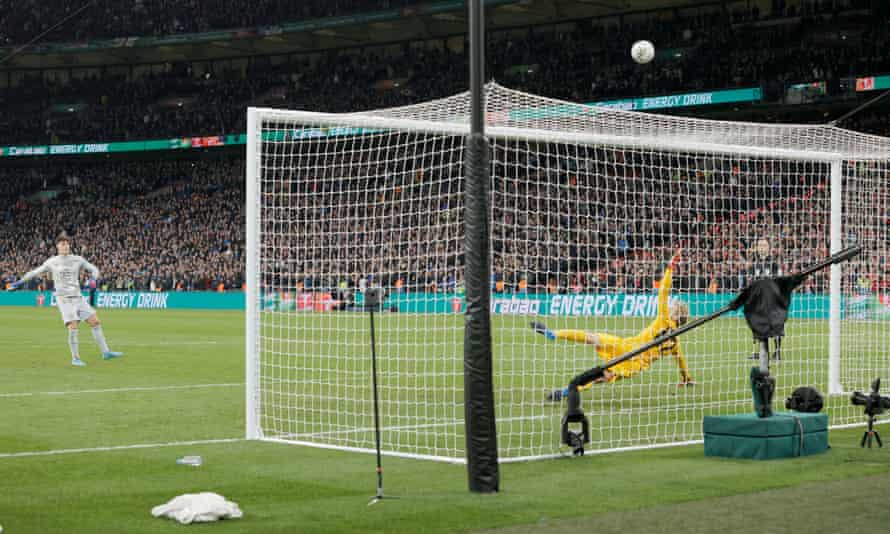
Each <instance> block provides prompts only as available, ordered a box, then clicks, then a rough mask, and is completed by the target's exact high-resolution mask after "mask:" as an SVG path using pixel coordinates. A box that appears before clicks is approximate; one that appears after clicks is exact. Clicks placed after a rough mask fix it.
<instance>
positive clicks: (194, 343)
mask: <svg viewBox="0 0 890 534" xmlns="http://www.w3.org/2000/svg"><path fill="white" fill-rule="evenodd" d="M112 342H113V343H114V347H115V348H121V349H126V348H127V347H189V346H202V345H238V346H241V345H244V341H243V340H240V339H236V340H234V341H218V340H216V341H155V342H153V343H127V342H126V341H121V340H119V339H114V340H112ZM63 344H64V341H60V342H59V343H29V344H28V347H30V348H57V347H60V346H62V345H63Z"/></svg>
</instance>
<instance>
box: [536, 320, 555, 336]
mask: <svg viewBox="0 0 890 534" xmlns="http://www.w3.org/2000/svg"><path fill="white" fill-rule="evenodd" d="M531 327H532V330H534V331H535V332H537V333H538V334H541V335H543V336H544V337H546V338H547V339H550V340H554V339H556V333H555V332H554V331H553V330H550V329H549V328H547V326H546V325H545V324H544V323H539V322H537V321H534V322H532V324H531Z"/></svg>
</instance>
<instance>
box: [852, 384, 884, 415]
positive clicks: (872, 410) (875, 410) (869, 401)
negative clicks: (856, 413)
mask: <svg viewBox="0 0 890 534" xmlns="http://www.w3.org/2000/svg"><path fill="white" fill-rule="evenodd" d="M880 389H881V379H880V378H876V379H875V381H874V382H873V383H872V385H871V393H869V394H868V395H866V394H864V393H861V392H859V391H854V392H853V395H852V396H851V397H850V402H852V403H853V404H855V405H856V406H865V414H866V415H868V416H869V417H874V416H876V415H880V414H882V413H884V410H887V409H890V397H883V396H881V393H880Z"/></svg>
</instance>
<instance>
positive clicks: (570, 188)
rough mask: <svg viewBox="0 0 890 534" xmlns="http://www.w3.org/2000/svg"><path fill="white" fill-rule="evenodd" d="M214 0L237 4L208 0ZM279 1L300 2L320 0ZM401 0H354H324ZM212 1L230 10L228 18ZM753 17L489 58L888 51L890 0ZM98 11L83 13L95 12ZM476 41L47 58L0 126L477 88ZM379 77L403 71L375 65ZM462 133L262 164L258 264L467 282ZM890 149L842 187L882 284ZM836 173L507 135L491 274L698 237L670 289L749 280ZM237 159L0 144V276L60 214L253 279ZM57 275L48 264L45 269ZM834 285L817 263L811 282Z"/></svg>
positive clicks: (813, 249)
mask: <svg viewBox="0 0 890 534" xmlns="http://www.w3.org/2000/svg"><path fill="white" fill-rule="evenodd" d="M216 3H219V4H228V2H225V1H223V0H218V1H217V2H208V3H207V4H208V5H210V4H216ZM267 3H269V4H275V5H276V6H277V7H276V9H278V8H280V9H283V10H297V11H299V10H301V9H302V10H312V9H315V8H316V7H319V6H322V4H317V3H315V2H307V3H306V5H305V6H302V7H300V6H301V5H302V3H299V2H297V3H287V2H277V3H276V2H271V1H270V2H267ZM398 3H399V2H395V1H393V2H387V1H386V0H376V1H369V2H361V1H359V0H343V1H335V2H328V3H326V4H324V6H323V7H322V9H335V10H341V9H345V8H347V7H349V6H352V7H355V8H365V7H367V6H368V5H370V4H374V5H376V6H380V5H382V4H387V5H395V4H398ZM53 4H54V3H53V2H48V3H45V5H53ZM167 4H169V5H171V6H172V5H174V4H175V6H174V7H176V8H180V7H184V6H185V7H194V6H193V4H194V5H195V6H196V5H197V4H201V6H198V7H195V9H198V10H201V9H205V7H206V6H204V4H202V3H195V2H175V1H173V0H169V1H167V2H150V1H148V0H145V1H144V2H143V3H142V4H141V5H143V6H144V8H145V10H146V11H145V12H146V13H155V11H152V10H153V9H155V8H156V7H157V6H160V5H167ZM291 4H295V5H291ZM34 5H35V6H37V4H34ZM43 5H44V4H41V6H43ZM103 5H104V4H103ZM109 6H110V4H109ZM363 6H364V7H363ZM223 7H224V6H223ZM223 7H220V8H219V9H220V11H219V12H218V13H213V14H211V15H209V16H208V18H201V17H198V18H195V19H189V20H191V21H192V22H190V24H209V26H207V27H213V24H215V22H208V21H215V20H224V19H226V20H231V19H228V18H227V17H228V15H226V14H225V13H227V12H226V11H225V9H224V8H223ZM35 9H38V8H37V7H35ZM39 9H44V7H40V8H39ZM107 9H108V10H109V11H108V13H109V15H108V16H112V17H115V16H124V15H115V14H114V13H115V10H117V9H118V8H117V7H113V6H110V7H108V8H107ZM210 11H212V10H210ZM0 12H3V11H2V10H0ZM178 12H179V11H177V9H171V10H170V11H169V12H165V16H166V15H170V16H173V17H174V18H176V17H175V15H176V13H178ZM308 12H309V11H305V12H304V14H303V15H300V16H305V13H308ZM217 14H218V15H219V17H220V19H215V18H213V17H214V16H216V15H217ZM322 14H324V13H322ZM2 16H3V15H0V17H2ZM22 16H25V15H14V16H13V15H6V18H4V19H3V22H2V23H0V28H7V27H9V24H11V23H14V24H13V25H16V24H18V25H21V24H23V23H24V22H23V20H25V19H22V20H19V19H17V18H15V17H22ZM103 16H104V15H103ZM127 16H129V15H127ZM246 16H248V15H246ZM249 16H253V15H249ZM249 16H248V17H249ZM185 18H187V17H185ZM109 20H117V19H114V18H112V19H109ZM121 20H123V19H121ZM127 20H130V19H127ZM245 20H247V19H245ZM250 20H254V19H250ZM758 20H760V18H759V15H758V14H757V13H755V12H744V13H732V14H731V16H726V15H709V16H701V17H699V18H696V19H691V20H687V21H684V22H685V24H679V23H676V21H675V23H672V24H664V25H652V26H647V27H633V28H632V27H628V26H623V27H619V26H609V27H593V26H591V27H590V28H586V29H583V30H581V29H578V30H576V31H570V32H554V31H540V29H538V30H534V31H530V32H529V33H528V34H527V35H525V36H519V35H518V34H516V33H515V32H514V33H511V34H509V35H508V34H503V35H495V36H494V38H493V45H492V46H491V47H490V51H489V55H490V57H489V62H490V63H489V66H490V72H494V73H496V77H498V78H499V79H500V80H501V81H503V82H504V83H505V84H506V85H508V86H511V87H515V88H519V89H524V90H527V91H530V92H533V93H538V94H542V95H545V96H552V97H558V98H565V99H569V100H574V101H591V100H598V99H605V98H611V97H626V96H630V95H633V94H640V93H668V92H679V91H685V90H696V89H704V88H725V87H731V86H737V85H749V84H764V85H765V84H769V83H774V84H775V83H778V84H782V83H785V82H790V81H809V80H813V79H820V78H827V79H836V78H837V77H839V76H846V75H850V74H854V73H860V72H870V73H873V72H880V71H885V72H890V52H888V50H890V31H888V25H887V20H886V17H884V18H880V17H878V18H875V19H874V20H872V21H870V22H869V23H868V24H864V25H863V26H862V28H864V29H865V30H864V31H863V32H861V33H858V34H856V35H855V37H854V38H851V39H850V40H849V41H848V42H846V43H845V44H843V45H840V46H839V45H838V44H837V43H836V42H835V41H827V42H822V43H821V44H820V42H819V41H818V39H816V36H818V35H823V36H824V30H825V28H824V27H820V26H819V25H818V24H815V23H813V24H808V25H806V26H801V25H797V24H791V25H790V26H789V25H785V24H780V25H776V26H774V25H766V26H764V27H758V28H750V27H749V28H746V29H745V31H744V32H739V31H737V28H738V24H739V22H740V21H741V22H742V23H751V22H756V21H758ZM195 21H199V22H195ZM133 23H134V24H137V25H138V24H141V23H142V22H141V21H134V22H133ZM253 23H255V22H251V24H253ZM127 24H129V22H125V23H122V24H121V26H120V27H121V28H125V27H127ZM159 24H161V23H158V22H157V21H156V20H152V22H151V23H150V24H149V25H150V26H151V27H153V28H154V27H160V26H158V25H159ZM170 24H173V23H170ZM173 26H175V24H174V25H173ZM85 27H86V28H88V29H87V30H85V31H88V32H90V33H89V35H91V36H95V35H99V34H94V33H92V30H91V29H89V28H91V26H89V25H87V26H85ZM171 27H172V26H171ZM159 31H161V30H159ZM162 31H170V30H169V29H164V30H162ZM173 31H191V30H189V29H183V30H173ZM820 32H822V33H820ZM640 34H644V35H647V36H652V38H653V39H655V40H656V41H658V43H659V48H660V49H661V48H668V49H674V50H676V51H677V52H676V56H677V57H673V58H667V59H663V60H659V61H657V62H656V63H655V64H653V65H649V66H642V67H641V66H636V65H632V64H630V63H629V62H628V61H627V57H626V54H627V46H626V45H627V43H628V42H629V41H630V40H632V39H634V38H635V37H636V36H638V35H640ZM662 45H663V46H662ZM464 56H465V54H463V53H457V52H452V51H449V50H448V49H437V48H422V47H411V46H406V47H405V48H404V50H403V52H402V53H401V54H396V55H391V54H390V55H386V56H383V55H377V54H375V53H373V52H369V53H363V54H355V53H350V52H332V53H330V54H326V55H325V56H324V57H322V58H309V57H303V58H297V59H295V60H294V61H293V62H291V63H285V64H278V65H272V64H262V63H260V62H258V63H254V64H252V66H251V67H250V68H249V69H248V71H247V72H246V73H241V72H238V71H232V70H229V71H219V72H215V71H214V72H212V73H208V74H205V75H202V76H195V75H193V73H192V72H191V67H190V66H189V65H188V64H182V65H177V66H172V67H171V68H170V69H168V70H167V72H165V73H163V74H161V73H155V74H152V75H148V76H145V77H141V78H136V79H127V78H124V77H114V76H106V77H103V78H90V79H84V80H69V81H68V82H67V83H65V84H60V83H56V82H50V81H48V80H47V79H45V78H42V77H40V76H35V77H34V78H33V79H30V80H28V81H27V83H24V84H23V85H21V86H17V87H14V88H10V89H5V90H3V91H2V92H0V111H2V113H0V145H4V144H26V143H33V142H39V143H45V142H67V141H85V140H91V141H97V140H102V141H108V140H115V139H146V138H165V137H179V136H181V135H183V134H188V135H205V134H207V135H209V134H221V133H242V132H243V131H244V129H245V124H244V121H245V119H244V116H245V113H244V108H245V106H246V105H248V104H250V103H262V104H264V105H271V106H280V107H287V108H302V109H313V110H319V111H356V110H363V109H371V108H380V107H389V106H396V105H402V104H409V103H415V102H417V101H422V100H429V99H431V98H435V97H439V96H446V95H450V94H454V93H457V92H459V91H461V90H463V88H465V87H466V85H467V82H466V72H467V65H466V60H465V57H464ZM382 79H390V80H401V81H400V82H399V84H398V86H396V84H391V87H388V88H386V89H380V90H378V89H375V88H373V86H374V84H375V82H377V81H379V80H382ZM76 99H79V100H77V101H78V102H80V103H83V104H85V106H80V105H78V106H72V108H71V111H70V112H66V110H63V111H62V113H61V114H58V113H56V114H43V111H41V110H45V109H46V108H48V107H51V106H52V105H54V104H58V103H60V102H72V103H73V102H74V101H75V100H76ZM876 109H877V108H875V109H873V110H871V111H868V112H863V113H861V114H859V115H857V116H856V117H855V118H853V119H851V120H849V121H848V122H845V123H844V126H846V127H848V128H851V129H855V130H859V131H865V132H869V133H875V134H879V135H890V113H888V112H887V111H886V110H883V111H876ZM35 117H41V118H40V120H35ZM817 120H818V119H817ZM437 143H438V144H437ZM322 148H323V147H322ZM453 151H454V147H453V146H451V145H450V144H448V143H447V142H445V141H429V142H427V143H426V144H425V145H424V147H423V153H424V154H425V156H423V157H417V156H416V154H417V153H418V152H417V149H416V147H415V146H413V145H411V144H410V143H408V142H406V143H402V144H398V143H396V144H392V145H387V146H385V147H378V148H376V149H375V150H367V151H362V153H361V154H360V155H358V154H350V158H357V159H350V160H349V161H346V160H342V159H335V158H333V156H331V155H330V154H327V153H320V154H317V155H316V157H315V158H314V159H313V160H312V162H311V165H310V164H308V163H307V164H306V165H297V166H296V167H282V170H287V169H289V168H299V169H313V170H312V171H310V172H308V173H306V172H301V173H293V172H290V173H285V174H279V175H278V176H276V178H278V179H277V180H275V181H266V182H263V186H262V187H263V191H262V202H263V203H264V204H263V207H264V210H265V211H264V212H265V213H266V214H267V215H266V216H265V218H264V220H263V223H262V225H261V231H262V233H263V235H264V236H266V239H265V240H264V244H263V246H264V247H265V249H264V250H263V257H264V258H265V259H264V260H263V263H262V264H261V266H260V268H261V270H262V273H263V283H264V284H267V285H270V286H274V287H278V288H283V289H286V290H293V291H300V290H318V289H321V290H325V291H336V290H342V289H348V288H359V289H360V288H362V287H365V286H368V285H371V284H381V285H385V286H387V287H390V288H393V289H394V290H399V291H440V292H452V291H460V290H461V288H462V287H463V284H464V280H463V278H462V265H463V262H464V258H463V252H462V250H463V248H462V247H463V234H462V222H461V221H462V219H461V218H462V216H463V215H462V214H463V208H464V206H463V197H462V193H461V182H462V178H461V176H462V173H463V169H462V168H461V167H460V164H459V161H460V157H459V155H456V154H454V153H453ZM300 157H308V156H307V154H303V155H302V156H300ZM869 172H873V173H877V175H875V176H871V175H869ZM887 173H888V169H887V168H886V167H883V168H878V169H874V170H873V171H872V170H870V171H868V172H864V174H865V175H869V176H871V178H870V181H869V180H864V181H862V182H861V183H857V182H856V181H855V180H852V181H850V182H849V183H850V184H851V185H853V186H855V187H858V189H859V190H856V191H855V192H854V191H850V198H856V195H859V197H860V198H869V199H885V200H886V202H883V204H882V203H881V202H879V201H878V200H875V201H874V202H871V203H870V204H868V205H869V206H870V207H869V208H868V209H865V208H863V209H859V210H857V207H856V205H855V204H851V206H850V210H849V213H850V214H851V215H849V216H850V217H852V219H850V222H851V227H855V228H860V229H864V230H863V233H862V234H856V235H848V236H845V239H846V240H847V241H858V242H866V243H869V244H870V245H872V246H871V248H870V250H871V252H870V253H869V255H868V256H867V257H865V258H862V259H858V260H856V261H855V262H854V263H853V266H854V268H853V269H850V270H849V271H848V272H849V273H851V274H850V276H851V277H853V280H851V281H850V283H855V284H856V286H857V287H866V286H868V287H870V288H878V287H886V288H890V275H888V272H890V271H887V272H885V269H887V267H890V257H888V254H887V253H886V243H887V242H888V227H887V222H888V221H890V212H886V210H887V208H886V206H890V188H888V186H887V185H884V184H886V183H887V182H888V179H887V178H888V175H887ZM861 174H863V172H859V173H856V175H857V176H858V175H861ZM827 175H828V172H827V169H825V168H819V167H818V165H815V164H809V165H803V164H794V163H787V162H786V163H780V162H777V161H764V160H756V159H754V160H749V161H744V160H738V159H725V160H721V159H714V158H709V159H702V158H696V157H692V156H688V155H687V156H671V157H667V156H664V155H657V154H649V153H643V152H638V151H624V150H606V149H602V148H583V147H580V148H578V149H577V150H575V151H574V153H573V154H571V155H569V154H566V153H565V151H562V152H560V150H558V149H556V147H549V148H546V147H545V149H542V150H538V151H535V152H529V151H527V150H515V151H507V152H505V153H504V154H502V158H501V159H500V160H498V163H497V164H496V166H495V182H494V196H493V201H494V202H493V214H492V251H493V256H492V258H493V264H492V266H493V272H492V278H491V283H492V288H493V289H494V290H496V291H503V292H513V293H522V292H538V293H541V292H549V293H565V292H578V293H580V292H598V291H622V292H648V291H651V289H652V286H653V283H654V282H655V281H656V279H657V278H658V276H659V275H660V273H661V270H662V268H663V264H664V261H665V260H666V259H667V258H669V257H670V256H671V255H672V254H673V252H674V250H675V249H676V248H682V249H683V250H684V261H683V264H682V266H681V268H680V269H679V271H678V272H677V274H676V282H675V285H676V287H677V288H678V289H680V290H681V291H711V292H726V291H736V290H738V289H739V288H741V287H742V286H744V285H745V284H746V283H748V282H749V281H750V280H751V276H752V273H751V265H752V262H753V261H754V257H753V249H754V247H755V241H757V240H759V239H762V238H765V239H766V240H768V241H769V243H770V247H771V248H772V253H773V254H774V257H775V258H776V261H777V263H778V264H779V267H780V269H781V271H782V272H792V271H795V270H797V269H800V268H801V267H802V266H804V265H805V264H806V263H808V262H809V261H810V260H811V259H812V258H814V257H821V256H824V255H826V254H827V252H828V235H829V231H828V213H829V201H830V198H829V194H828V191H829V190H828V187H827V184H826V183H825V177H826V176H827ZM243 176H244V164H243V159H230V158H228V157H218V158H215V159H207V160H200V161H150V162H145V161H141V162H140V161H128V162H124V161H120V162H110V163H81V164H74V163H70V164H60V165H55V164H53V162H52V161H50V160H47V161H46V164H45V165H44V166H41V167H3V168H0V281H5V282H9V281H12V280H14V279H16V278H17V277H20V276H21V275H22V274H23V273H24V272H26V271H28V270H31V269H33V268H35V267H37V266H38V265H40V264H41V263H42V262H43V261H44V260H45V259H46V258H47V257H48V256H50V255H52V254H53V253H54V242H53V240H54V239H53V238H54V237H55V236H56V235H57V234H58V233H59V232H60V231H65V232H67V233H69V234H70V235H71V236H72V237H73V240H74V251H75V252H76V253H81V254H83V255H84V256H86V257H87V258H89V259H91V260H93V261H94V262H95V263H96V264H97V265H98V266H99V267H100V269H101V270H102V279H101V280H100V281H99V285H100V287H106V288H109V289H131V290H190V289H223V290H228V289H240V288H241V287H242V285H243V283H244V273H243V266H244V257H243V249H244V224H243V217H242V210H243V206H244V202H245V198H244V187H243V183H244V178H243ZM854 219H855V220H854ZM43 284H45V282H42V281H35V282H33V284H32V287H41V286H42V287H45V285H43ZM826 288H827V274H826V273H825V272H823V273H819V274H817V275H816V276H813V277H811V278H810V279H808V280H807V282H806V284H805V285H804V287H803V288H802V290H803V291H809V292H823V291H825V290H826Z"/></svg>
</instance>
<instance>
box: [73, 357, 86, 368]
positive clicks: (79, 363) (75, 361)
mask: <svg viewBox="0 0 890 534" xmlns="http://www.w3.org/2000/svg"><path fill="white" fill-rule="evenodd" d="M71 365H73V366H75V367H86V366H87V363H86V362H85V361H83V360H81V359H80V358H71Z"/></svg>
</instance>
